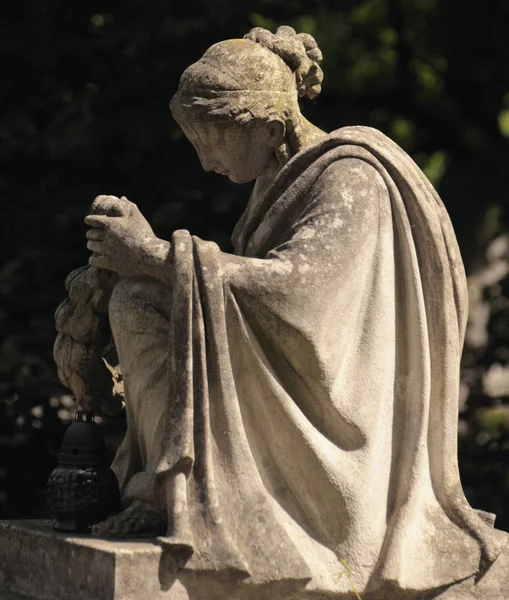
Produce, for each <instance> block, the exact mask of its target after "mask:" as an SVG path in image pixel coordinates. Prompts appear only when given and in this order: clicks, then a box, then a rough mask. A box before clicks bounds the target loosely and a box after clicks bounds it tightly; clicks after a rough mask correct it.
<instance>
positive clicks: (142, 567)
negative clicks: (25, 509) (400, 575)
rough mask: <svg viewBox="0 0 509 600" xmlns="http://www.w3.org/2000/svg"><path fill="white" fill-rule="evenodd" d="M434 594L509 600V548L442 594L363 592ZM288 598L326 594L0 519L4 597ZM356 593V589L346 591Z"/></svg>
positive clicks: (459, 599)
mask: <svg viewBox="0 0 509 600" xmlns="http://www.w3.org/2000/svg"><path fill="white" fill-rule="evenodd" d="M286 585H287V584H286ZM433 598H436V599H440V600H509V549H508V551H506V553H504V554H503V555H502V556H501V557H500V558H499V559H497V560H496V561H495V563H494V564H493V565H492V567H491V568H490V570H489V571H488V572H487V573H486V575H485V576H484V577H483V578H482V579H481V580H480V581H479V582H474V581H473V579H472V580H467V581H465V582H463V583H460V584H458V585H455V586H452V587H451V588H449V589H448V590H442V591H441V592H440V593H437V592H435V593H426V594H417V595H416V594H415V593H414V594H412V593H410V594H409V593H408V592H401V591H400V592H396V593H394V592H390V591H387V592H378V593H376V594H366V595H364V594H362V600H431V599H433ZM283 599H288V600H290V599H294V600H327V599H326V598H323V597H322V596H321V595H320V596H318V595H308V594H306V593H305V592H304V595H302V594H298V595H294V594H292V592H291V591H290V590H289V589H287V588H285V584H279V585H278V584H271V585H270V586H253V585H249V584H243V583H240V582H239V581H236V582H234V581H231V580H229V579H228V577H227V576H224V575H223V576H221V575H220V574H218V573H208V574H206V573H201V574H196V573H192V572H189V571H185V570H184V571H182V570H179V568H178V566H177V565H176V564H175V563H174V562H173V561H172V559H170V558H168V557H167V555H166V554H165V553H163V550H162V548H161V547H160V546H158V545H157V544H156V543H154V541H153V540H149V539H145V540H140V541H129V542H127V541H108V540H99V539H94V538H91V537H90V536H85V535H82V536H76V535H72V536H70V535H67V534H64V533H57V532H55V531H53V530H52V528H51V522H50V521H0V600H283ZM356 599H358V596H356V595H355V594H353V593H352V594H351V595H350V594H348V595H346V596H342V597H341V600H356ZM329 600H332V599H330V598H329ZM335 600H340V599H339V598H337V599H335Z"/></svg>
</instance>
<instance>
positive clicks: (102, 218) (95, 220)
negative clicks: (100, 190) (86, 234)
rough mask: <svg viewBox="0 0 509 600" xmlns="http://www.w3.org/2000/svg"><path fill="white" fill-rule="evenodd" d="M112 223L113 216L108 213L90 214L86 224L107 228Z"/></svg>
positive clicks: (86, 218)
mask: <svg viewBox="0 0 509 600" xmlns="http://www.w3.org/2000/svg"><path fill="white" fill-rule="evenodd" d="M110 223H111V217H107V216H106V215H88V216H87V217H85V224H86V225H88V226H89V227H93V228H95V229H106V228H107V227H108V226H109V225H110Z"/></svg>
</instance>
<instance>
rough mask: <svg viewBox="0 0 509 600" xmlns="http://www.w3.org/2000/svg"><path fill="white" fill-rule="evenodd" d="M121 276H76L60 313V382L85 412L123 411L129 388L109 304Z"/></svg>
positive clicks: (86, 272)
mask: <svg viewBox="0 0 509 600" xmlns="http://www.w3.org/2000/svg"><path fill="white" fill-rule="evenodd" d="M116 280H117V275H116V274H115V273H113V272H112V271H107V270H105V269H98V268H96V267H92V266H86V267H80V268H78V269H75V270H74V271H72V272H71V273H70V274H69V275H68V277H67V279H66V281H65V289H66V290H67V292H68V293H69V295H68V297H67V298H66V299H65V300H64V301H63V302H62V304H60V306H59V307H58V308H57V310H56V313H55V321H56V329H57V332H58V335H57V338H56V340H55V345H54V348H53V356H54V358H55V362H56V363H57V367H58V376H59V378H60V381H61V382H62V383H63V384H64V385H65V386H67V387H68V388H70V390H71V391H72V393H73V395H74V397H75V399H76V403H77V405H78V407H79V408H81V409H83V410H88V411H93V412H98V411H101V412H103V413H105V414H107V415H114V414H116V413H118V412H120V410H121V409H122V406H123V399H124V393H123V383H122V376H121V373H120V368H119V364H118V358H117V356H116V350H115V346H114V344H113V342H112V340H111V333H110V330H109V323H108V303H109V298H110V295H111V291H112V289H113V286H114V285H115V283H116Z"/></svg>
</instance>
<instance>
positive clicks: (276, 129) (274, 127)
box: [266, 119, 286, 148]
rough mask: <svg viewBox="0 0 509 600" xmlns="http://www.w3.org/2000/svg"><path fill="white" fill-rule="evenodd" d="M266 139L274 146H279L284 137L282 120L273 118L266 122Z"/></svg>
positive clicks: (284, 129)
mask: <svg viewBox="0 0 509 600" xmlns="http://www.w3.org/2000/svg"><path fill="white" fill-rule="evenodd" d="M266 127H267V135H268V141H269V144H270V145H271V146H273V147H274V148H279V147H280V146H281V144H282V143H283V140H284V138H285V133H286V128H285V125H284V123H283V122H282V121H280V120H278V119H273V120H272V121H268V122H267V124H266Z"/></svg>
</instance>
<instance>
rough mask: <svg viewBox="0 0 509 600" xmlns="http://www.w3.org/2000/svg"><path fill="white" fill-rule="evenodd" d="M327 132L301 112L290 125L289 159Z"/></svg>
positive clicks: (288, 139) (288, 137)
mask: <svg viewBox="0 0 509 600" xmlns="http://www.w3.org/2000/svg"><path fill="white" fill-rule="evenodd" d="M326 135H327V134H326V133H325V131H322V130H321V129H319V128H318V127H316V126H315V125H313V123H310V122H309V121H308V120H307V119H306V118H305V117H304V116H303V115H302V114H301V113H300V112H299V113H298V114H297V116H296V117H295V118H294V119H292V120H291V121H290V123H289V125H288V136H287V147H288V154H289V157H288V160H290V158H292V157H293V156H295V155H296V154H297V153H298V152H300V151H301V150H304V148H306V147H307V146H310V145H311V144H314V143H315V142H317V141H318V140H320V139H321V138H323V137H325V136H326Z"/></svg>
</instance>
